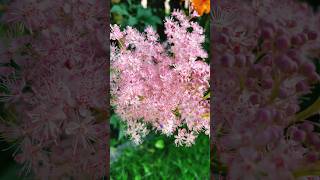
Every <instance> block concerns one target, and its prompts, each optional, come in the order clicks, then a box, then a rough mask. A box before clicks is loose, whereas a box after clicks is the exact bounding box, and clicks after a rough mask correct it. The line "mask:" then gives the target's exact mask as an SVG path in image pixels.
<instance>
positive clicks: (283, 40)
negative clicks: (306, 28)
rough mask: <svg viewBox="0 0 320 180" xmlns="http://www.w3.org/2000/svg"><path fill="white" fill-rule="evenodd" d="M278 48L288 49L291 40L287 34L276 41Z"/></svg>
mask: <svg viewBox="0 0 320 180" xmlns="http://www.w3.org/2000/svg"><path fill="white" fill-rule="evenodd" d="M275 45H276V48H278V49H279V50H286V49H288V48H289V46H290V45H289V40H288V38H287V37H286V36H280V37H278V38H277V39H276V41H275Z"/></svg>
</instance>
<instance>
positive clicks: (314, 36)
mask: <svg viewBox="0 0 320 180" xmlns="http://www.w3.org/2000/svg"><path fill="white" fill-rule="evenodd" d="M307 35H308V40H316V39H317V38H318V33H317V32H315V31H309V32H308V33H307Z"/></svg>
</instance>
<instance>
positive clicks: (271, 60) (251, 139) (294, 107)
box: [211, 0, 320, 179]
mask: <svg viewBox="0 0 320 180" xmlns="http://www.w3.org/2000/svg"><path fill="white" fill-rule="evenodd" d="M319 32H320V16H319V14H315V13H314V12H313V11H312V9H311V8H310V7H308V6H307V5H306V4H301V3H298V2H296V1H294V0H282V1H275V0H264V1H258V0H252V1H243V0H235V1H219V2H218V3H217V4H216V5H215V7H214V12H213V19H212V36H213V41H212V42H211V43H212V46H211V48H212V49H211V52H212V56H213V59H214V61H213V62H212V63H213V71H214V73H215V74H214V77H213V84H212V86H213V89H214V97H215V99H214V106H213V109H214V110H213V112H212V113H213V114H214V116H213V124H214V125H213V128H214V132H213V133H214V137H213V141H214V144H215V146H216V147H217V157H218V158H219V161H220V162H222V163H223V164H224V165H225V166H226V167H227V176H228V178H229V179H294V178H297V177H301V176H307V175H312V174H308V173H312V170H314V169H316V168H317V167H318V166H317V163H316V162H319V160H320V151H319V150H320V136H319V133H318V132H316V131H315V126H316V123H314V122H312V121H309V120H307V118H309V117H311V116H312V115H314V114H316V113H319V101H320V99H319V98H318V99H317V101H316V102H315V103H314V104H313V105H311V106H310V107H308V108H307V109H300V108H299V107H300V106H299V104H300V102H301V99H300V97H302V96H303V95H305V94H308V93H310V92H311V89H312V86H313V85H314V84H315V83H319V75H318V74H317V72H316V68H315V65H314V63H313V59H314V58H318V60H319V57H320V56H319V49H320V48H319V47H320V46H319V45H320V43H319V42H320V41H319V39H320V37H319ZM318 60H317V61H318Z"/></svg>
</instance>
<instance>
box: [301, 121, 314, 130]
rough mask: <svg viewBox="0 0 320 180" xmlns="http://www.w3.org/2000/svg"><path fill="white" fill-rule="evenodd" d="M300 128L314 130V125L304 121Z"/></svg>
mask: <svg viewBox="0 0 320 180" xmlns="http://www.w3.org/2000/svg"><path fill="white" fill-rule="evenodd" d="M300 128H301V129H302V130H304V131H306V132H312V131H313V129H314V127H313V125H312V124H311V123H310V122H304V123H302V124H301V125H300Z"/></svg>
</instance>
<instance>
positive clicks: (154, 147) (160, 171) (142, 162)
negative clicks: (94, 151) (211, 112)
mask: <svg viewBox="0 0 320 180" xmlns="http://www.w3.org/2000/svg"><path fill="white" fill-rule="evenodd" d="M209 161H210V146H209V138H208V137H207V136H205V135H203V134H202V135H200V136H199V138H198V139H197V141H196V143H195V145H194V146H192V147H176V146H175V145H174V142H173V139H168V138H167V137H164V136H159V135H158V136H154V137H153V139H151V140H149V141H145V142H144V143H143V144H142V145H139V146H137V147H134V148H133V147H129V148H127V149H125V150H124V151H123V152H122V154H121V155H120V156H119V159H118V160H117V161H116V162H114V163H113V164H111V172H110V176H111V179H117V180H118V179H141V180H143V179H168V180H170V179H174V180H176V179H209V176H210V162H209Z"/></svg>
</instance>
